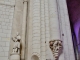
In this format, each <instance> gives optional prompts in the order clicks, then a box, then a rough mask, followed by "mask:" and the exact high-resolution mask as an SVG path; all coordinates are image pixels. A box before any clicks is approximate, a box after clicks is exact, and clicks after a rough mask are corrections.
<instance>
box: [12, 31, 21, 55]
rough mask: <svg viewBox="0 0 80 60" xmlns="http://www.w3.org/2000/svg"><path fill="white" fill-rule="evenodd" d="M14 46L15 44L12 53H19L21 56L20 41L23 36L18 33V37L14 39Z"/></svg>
mask: <svg viewBox="0 0 80 60" xmlns="http://www.w3.org/2000/svg"><path fill="white" fill-rule="evenodd" d="M12 40H13V42H14V44H13V51H12V53H13V54H14V53H18V54H20V40H21V36H20V35H19V33H18V32H17V36H16V37H13V38H12Z"/></svg>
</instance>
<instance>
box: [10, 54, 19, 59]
mask: <svg viewBox="0 0 80 60" xmlns="http://www.w3.org/2000/svg"><path fill="white" fill-rule="evenodd" d="M10 60H20V54H18V53H12V54H11V55H10Z"/></svg>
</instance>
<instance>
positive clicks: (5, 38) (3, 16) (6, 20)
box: [0, 0, 15, 60]
mask: <svg viewBox="0 0 80 60" xmlns="http://www.w3.org/2000/svg"><path fill="white" fill-rule="evenodd" d="M14 5H15V0H0V60H8V54H9V45H10V38H11V29H12V22H13V17H14V16H13V15H14Z"/></svg>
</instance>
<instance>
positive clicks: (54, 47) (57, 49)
mask: <svg viewBox="0 0 80 60" xmlns="http://www.w3.org/2000/svg"><path fill="white" fill-rule="evenodd" d="M49 47H50V49H51V51H52V53H53V56H54V58H55V60H58V58H59V56H60V54H61V53H62V47H63V46H62V41H61V40H51V41H49Z"/></svg>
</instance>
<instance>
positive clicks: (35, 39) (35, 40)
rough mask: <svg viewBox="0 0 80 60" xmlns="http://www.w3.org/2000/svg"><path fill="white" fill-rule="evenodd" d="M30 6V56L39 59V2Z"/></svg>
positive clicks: (34, 0)
mask: <svg viewBox="0 0 80 60" xmlns="http://www.w3.org/2000/svg"><path fill="white" fill-rule="evenodd" d="M32 4H33V5H32V18H33V19H32V55H36V56H38V57H40V0H33V3H32Z"/></svg>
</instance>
